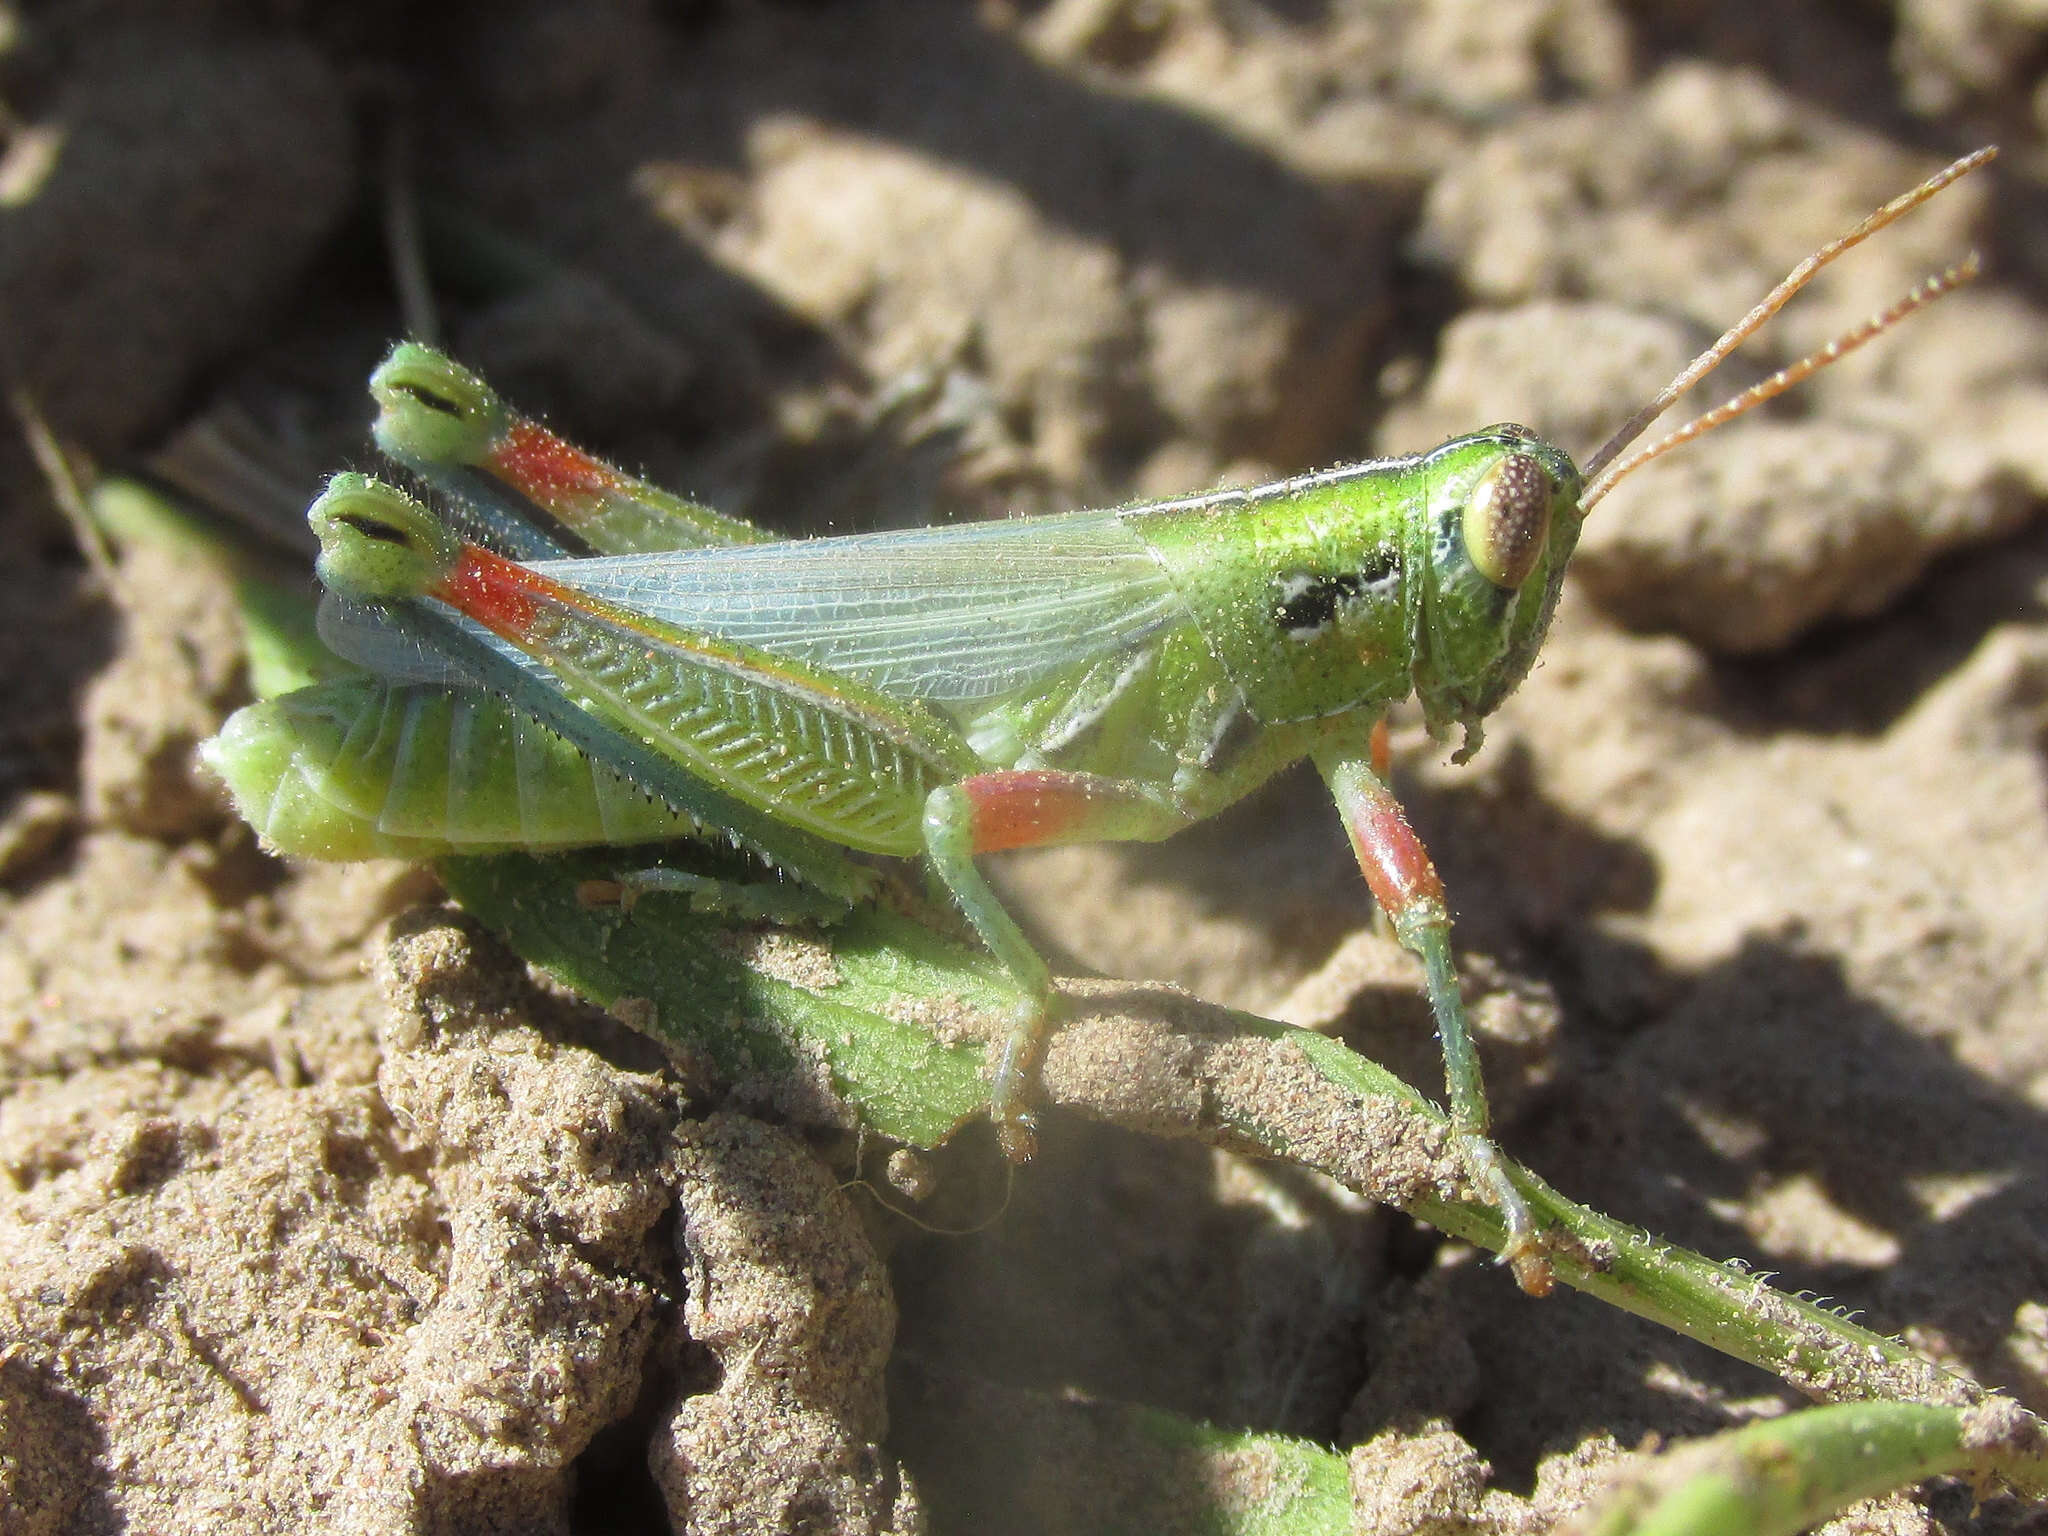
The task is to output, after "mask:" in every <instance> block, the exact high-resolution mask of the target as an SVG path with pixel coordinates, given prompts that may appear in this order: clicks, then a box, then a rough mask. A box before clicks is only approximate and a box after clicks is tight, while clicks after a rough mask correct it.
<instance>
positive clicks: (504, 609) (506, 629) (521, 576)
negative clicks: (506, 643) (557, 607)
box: [432, 544, 572, 640]
mask: <svg viewBox="0 0 2048 1536" xmlns="http://www.w3.org/2000/svg"><path fill="white" fill-rule="evenodd" d="M432 595H433V596H435V597H438V598H439V599H440V600H441V601H442V602H444V603H446V604H447V605H448V606H449V607H451V608H453V609H455V610H456V611H457V612H458V613H464V614H467V615H468V616H469V617H470V618H472V619H475V620H476V621H477V623H479V624H481V625H483V626H484V628H486V629H488V630H490V631H491V632H492V633H494V634H499V635H503V636H504V637H505V638H506V639H508V640H518V639H521V638H523V637H524V636H525V635H526V633H527V631H528V630H530V629H531V628H532V627H533V621H534V616H535V615H536V614H538V613H539V612H540V609H541V606H542V604H543V603H545V602H547V601H549V600H554V601H561V600H563V599H564V598H565V597H567V596H570V595H572V594H568V593H567V592H566V591H565V589H564V588H563V587H561V586H560V585H559V584H558V583H556V582H552V581H549V580H548V579H547V578H546V577H545V576H539V575H536V574H535V573H534V572H532V571H529V570H528V569H526V567H525V566H523V565H515V564H514V563H513V562H512V561H510V560H507V559H505V558H504V557H503V556H502V555H494V554H492V553H491V552H490V551H489V550H487V549H485V548H483V547H482V546H481V545H477V544H465V545H463V546H462V553H461V555H460V556H458V557H457V558H456V561H455V568H454V569H453V570H452V571H450V572H449V573H448V574H447V576H446V577H444V578H443V579H442V580H441V581H440V582H438V583H437V584H436V585H435V586H434V587H433V589H432Z"/></svg>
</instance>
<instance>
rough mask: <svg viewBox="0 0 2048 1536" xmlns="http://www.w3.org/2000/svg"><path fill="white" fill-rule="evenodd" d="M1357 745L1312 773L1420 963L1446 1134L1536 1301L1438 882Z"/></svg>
mask: <svg viewBox="0 0 2048 1536" xmlns="http://www.w3.org/2000/svg"><path fill="white" fill-rule="evenodd" d="M1360 745H1361V744H1359V743H1354V742H1351V741H1349V740H1343V741H1333V742H1331V743H1329V744H1327V745H1326V746H1325V747H1323V748H1321V749H1318V751H1317V752H1316V754H1315V758H1316V767H1317V768H1318V769H1320V770H1321V772H1322V775H1323V779H1324V782H1326V783H1327V784H1328V785H1329V786H1330V793H1331V794H1332V795H1333V796H1334V797H1335V798H1336V801H1337V810H1338V813H1339V814H1340V815H1341V816H1342V817H1343V818H1344V825H1345V829H1346V830H1347V831H1348V832H1349V833H1350V834H1351V846H1352V848H1353V850H1354V851H1355V852H1356V853H1357V855H1358V865H1359V868H1360V869H1362V870H1363V871H1364V872H1365V879H1366V883H1367V884H1368V885H1370V886H1371V887H1372V894H1373V899H1374V900H1376V901H1377V902H1378V903H1379V904H1380V909H1381V910H1382V911H1383V912H1385V913H1386V915H1387V917H1388V918H1389V919H1391V921H1392V922H1393V925H1394V936H1395V938H1397V939H1399V940H1400V942H1401V945H1402V947H1403V948H1405V949H1408V950H1410V951H1412V952H1413V953H1414V954H1415V955H1416V956H1417V957H1418V958H1419V959H1420V960H1421V961H1422V966H1423V973H1424V978H1425V984H1426V987H1427V990H1428V993H1429V1006H1430V1012H1431V1013H1433V1014H1434V1015H1435V1017H1436V1028H1437V1037H1438V1039H1439V1040H1440V1041H1441V1042H1442V1045H1443V1053H1444V1081H1445V1086H1446V1087H1447V1088H1448V1090H1449V1094H1450V1110H1451V1127H1452V1134H1453V1137H1454V1138H1455V1142H1456V1145H1457V1149H1458V1156H1459V1158H1460V1160H1461V1161H1462V1162H1463V1163H1464V1165H1465V1173H1466V1177H1467V1178H1469V1179H1470V1180H1471V1181H1472V1184H1473V1186H1474V1187H1475V1188H1476V1189H1477V1190H1478V1191H1479V1192H1480V1194H1481V1195H1482V1196H1483V1197H1484V1198H1485V1199H1487V1200H1488V1201H1490V1202H1491V1203H1492V1204H1493V1205H1494V1206H1495V1207H1497V1208H1498V1209H1499V1211H1500V1213H1501V1219H1502V1220H1503V1221H1505V1222H1506V1224H1507V1243H1506V1246H1505V1247H1504V1248H1503V1249H1502V1250H1501V1256H1502V1257H1503V1258H1505V1259H1506V1260H1507V1261H1508V1263H1509V1264H1510V1265H1511V1266H1513V1268H1514V1272H1515V1279H1516V1281H1517V1282H1518V1283H1519V1284H1520V1285H1521V1287H1522V1289H1523V1290H1525V1291H1528V1292H1529V1293H1530V1294H1531V1295H1542V1294H1543V1293H1544V1292H1546V1291H1548V1290H1549V1289H1550V1284H1551V1273H1550V1262H1549V1260H1548V1259H1547V1258H1546V1257H1545V1255H1544V1252H1543V1240H1542V1237H1541V1236H1540V1235H1539V1234H1538V1232H1537V1230H1536V1223H1535V1220H1534V1218H1533V1217H1531V1215H1530V1214H1529V1207H1528V1203H1527V1202H1526V1201H1524V1200H1523V1198H1522V1195H1521V1192H1520V1191H1519V1190H1517V1189H1516V1188H1515V1186H1514V1184H1513V1182H1512V1181H1511V1180H1510V1179H1509V1178H1508V1176H1507V1172H1506V1170H1505V1169H1504V1168H1503V1167H1502V1165H1501V1156H1500V1152H1499V1150H1498V1149H1497V1148H1496V1147H1495V1146H1494V1144H1493V1139H1492V1138H1491V1137H1490V1136H1489V1135H1488V1134H1487V1119H1488V1115H1487V1107H1486V1086H1485V1082H1484V1080H1483V1079H1482V1078H1481V1076H1480V1071H1479V1054H1478V1052H1477V1050H1475V1049H1474V1047H1473V1044H1472V1037H1471V1035H1470V1034H1469V1033H1468V1032H1467V1030H1466V1028H1465V1004H1464V1000H1463V998H1461V997H1460V996H1459V994H1458V975H1457V970H1456V967H1455V966H1454V965H1453V964H1452V962H1451V918H1450V911H1449V908H1448V907H1447V906H1446V904H1445V901H1444V887H1443V881H1442V880H1441V879H1440V878H1438V876H1437V872H1436V866H1435V865H1434V864H1433V863H1431V862H1430V857H1429V851H1428V850H1427V849H1426V848H1424V847H1423V846H1422V839H1421V838H1419V837H1417V836H1416V835H1415V830H1414V828H1412V827H1410V826H1409V825H1408V818H1407V816H1406V815H1404V814H1403V813H1402V810H1401V805H1400V802H1399V801H1397V800H1396V799H1395V798H1394V794H1393V791H1392V790H1390V789H1389V788H1388V787H1387V785H1386V781H1385V780H1384V779H1383V778H1381V777H1380V775H1379V774H1377V773H1375V772H1374V771H1373V761H1372V759H1373V755H1374V754H1373V751H1372V748H1371V746H1370V745H1366V746H1365V747H1364V750H1362V751H1361V750H1358V747H1359V746H1360Z"/></svg>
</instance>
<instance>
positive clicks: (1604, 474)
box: [1579, 145, 1998, 513]
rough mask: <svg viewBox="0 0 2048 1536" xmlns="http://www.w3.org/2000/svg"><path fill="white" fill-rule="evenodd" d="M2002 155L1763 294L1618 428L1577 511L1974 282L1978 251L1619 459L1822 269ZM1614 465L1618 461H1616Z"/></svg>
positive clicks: (1972, 164)
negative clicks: (1674, 451)
mask: <svg viewBox="0 0 2048 1536" xmlns="http://www.w3.org/2000/svg"><path fill="white" fill-rule="evenodd" d="M1997 154H1998V147H1997V146H1996V145H1988V146H1986V147H1985V148H1983V149H1980V150H1977V151H1975V152H1974V153H1971V154H1967V155H1965V156H1963V157H1962V159H1960V160H1958V161H1956V162H1955V163H1954V164H1952V165H1950V166H1947V167H1946V168H1944V169H1942V170H1940V171H1937V172H1936V173H1935V174H1934V175H1932V176H1930V177H1928V178H1927V179H1926V180H1925V181H1923V182H1921V183H1920V185H1919V186H1917V187H1915V188H1913V189H1912V191H1910V192H1904V193H1901V194H1900V195H1899V196H1897V197H1895V198H1893V199H1892V200H1891V201H1890V202H1888V203H1886V204H1885V205H1884V206H1883V207H1882V208H1880V209H1878V210H1877V212H1875V213H1873V214H1871V215H1870V217H1869V218H1867V219H1865V220H1864V221H1863V222H1862V223H1861V224H1858V225H1857V226H1856V227H1855V228H1854V229H1852V230H1850V231H1849V232H1848V233H1847V234H1845V235H1841V236H1838V237H1837V238H1835V239H1833V240H1830V241H1829V242H1828V243H1827V244H1826V245H1824V246H1822V247H1821V248H1820V249H1819V250H1817V251H1815V252H1814V253H1813V254H1812V255H1811V256H1808V257H1807V258H1806V259H1805V260H1804V261H1802V262H1800V263H1799V265H1798V266H1796V267H1794V268H1793V269H1792V270H1791V271H1790V272H1788V273H1787V274H1786V275H1785V278H1784V280H1783V281H1782V282H1780V283H1779V284H1778V286H1777V287H1775V288H1773V289H1772V290H1771V291H1770V292H1769V293H1767V294H1765V295H1764V297H1763V299H1762V301H1761V302H1759V303H1758V304H1757V306H1756V308H1754V309H1752V310H1751V311H1750V312H1749V313H1748V314H1746V315H1744V316H1743V317H1742V318H1741V319H1740V320H1738V321H1737V322H1736V323H1735V324H1734V325H1732V326H1730V327H1729V328H1728V330H1727V331H1726V332H1725V333H1723V335H1722V337H1721V339H1720V340H1719V341H1717V342H1715V343H1714V344H1713V345H1712V346H1711V347H1709V348H1707V350H1706V351H1704V352H1702V353H1701V354H1700V355H1699V356H1698V357H1696V358H1694V359H1693V360H1692V361H1691V362H1690V363H1688V364H1686V366H1685V367H1684V368H1683V369H1682V370H1680V372H1679V375H1678V377H1677V378H1675V379H1673V380H1672V381H1671V382H1670V383H1669V384H1667V385H1665V386H1664V388H1663V389H1661V390H1659V391H1658V392H1657V394H1656V396H1655V397H1654V398H1653V399H1651V400H1650V401H1649V402H1648V403H1647V404H1645V405H1644V406H1643V408H1642V409H1641V410H1639V411H1637V412H1636V413H1635V415H1633V416H1631V417H1630V418H1629V419H1628V420H1627V421H1626V422H1624V423H1622V426H1621V430H1619V431H1618V432H1616V433H1615V434H1614V436H1612V437H1610V438H1609V439H1608V440H1607V441H1606V442H1605V443H1603V444H1601V446H1600V449H1599V451H1598V452H1596V453H1595V454H1594V455H1593V456H1592V457H1591V458H1590V459H1588V460H1587V461H1586V465H1585V475H1586V490H1585V493H1584V495H1582V496H1581V497H1580V498H1579V510H1580V511H1581V513H1585V512H1590V511H1591V510H1592V509H1593V505H1594V503H1596V502H1598V501H1599V500H1600V499H1601V498H1602V497H1603V496H1605V495H1606V494H1607V493H1608V492H1609V491H1611V490H1613V489H1614V487H1615V486H1616V485H1617V484H1618V483H1619V482H1620V481H1621V479H1622V478H1623V477H1624V476H1626V475H1629V474H1632V473H1634V472H1635V471H1636V470H1638V469H1640V468H1641V467H1642V466H1643V465H1645V464H1647V463H1649V462H1650V460H1652V459H1654V458H1657V457H1659V456H1660V455H1662V454H1665V453H1669V452H1670V451H1671V450H1672V449H1673V448H1676V447H1678V446H1679V444H1681V443H1688V442H1691V441H1692V440H1693V439H1694V438H1696V437H1698V436H1700V435H1701V434H1703V433H1706V432H1711V431H1712V430H1713V429H1714V428H1716V427H1718V426H1721V425H1723V424H1724V423H1726V422H1730V421H1733V420H1734V419H1735V418H1736V417H1737V416H1740V415H1742V414H1743V413H1744V412H1745V411H1750V410H1754V409H1755V408H1756V407H1757V406H1759V405H1762V404H1763V403H1764V402H1765V401H1766V400H1769V399H1772V398H1773V397H1775V396H1777V395H1781V394H1783V393H1784V392H1785V391H1786V390H1788V389H1790V388H1791V387H1792V386H1793V385H1795V384H1797V383H1799V382H1800V381H1801V380H1802V379H1807V378H1810V377H1812V376H1813V375H1814V374H1816V373H1818V372H1819V371H1820V370H1821V369H1823V368H1825V367H1827V366H1828V364H1830V363H1832V362H1835V361H1837V360H1838V359H1840V358H1843V357H1846V356H1848V355H1849V353H1851V352H1853V351H1855V350H1856V349H1857V348H1858V347H1860V346H1862V345H1863V344H1864V343H1865V342H1866V341H1869V340H1871V339H1872V338H1873V337H1876V336H1879V335H1882V334H1883V333H1884V332H1886V331H1888V330H1890V329H1891V328H1892V327H1893V326H1895V325H1897V324H1898V323H1899V322H1900V321H1901V320H1903V319H1905V318H1906V317H1907V316H1908V315H1910V314H1912V313H1914V312H1915V311H1916V310H1921V309H1925V308H1926V307H1927V306H1928V305H1929V304H1932V303H1933V302H1934V301H1935V300H1936V299H1938V298H1940V297H1941V296H1942V295H1943V294H1945V293H1949V292H1952V291H1953V290H1955V289H1957V288H1960V287H1961V286H1962V285H1963V284H1964V283H1967V282H1969V281H1970V279H1972V278H1973V277H1975V276H1976V275H1977V271H1978V263H1977V257H1976V253H1975V252H1972V253H1971V254H1970V255H1969V256H1967V257H1966V258H1964V259H1963V260H1962V261H1959V262H1957V263H1956V264H1955V265H1954V266H1952V267H1950V268H1948V269H1947V270H1946V271H1944V272H1938V273H1936V274H1935V275H1934V276H1932V277H1929V278H1926V279H1925V280H1923V281H1921V282H1919V283H1916V284H1915V285H1914V286H1913V288H1912V290H1911V291H1910V292H1908V293H1907V294H1906V296H1905V297H1904V298H1902V299H1900V300H1899V301H1898V302H1897V303H1896V304H1893V305H1892V306H1891V307H1890V308H1888V309H1884V310H1881V311H1879V312H1878V313H1877V314H1874V315H1872V316H1871V317H1870V318H1869V319H1868V320H1865V321H1864V322H1863V323H1862V324H1861V325H1858V326H1855V327H1853V328H1851V329H1850V330H1847V331H1844V332H1843V333H1842V334H1841V335H1839V336H1837V337H1836V338H1835V339H1834V340H1832V341H1830V342H1829V343H1828V344H1827V345H1826V346H1824V347H1821V348H1820V349H1819V350H1818V351H1815V352H1811V353H1809V354H1808V355H1807V356H1805V357H1803V358H1801V359H1800V360H1799V361H1798V362H1796V363H1793V364H1792V365H1791V366H1789V367H1786V368H1781V369H1779V370H1778V371H1777V372H1776V373H1774V374H1772V375H1771V376H1770V377H1769V378H1768V379H1765V380H1764V381H1763V382H1762V383H1760V384H1757V385H1755V386H1754V387H1752V388H1750V389H1746V390H1744V391H1743V392H1742V393H1741V394H1739V395H1735V396H1733V397H1731V398H1730V399H1727V400H1724V401H1722V402H1721V404H1719V405H1717V406H1715V407H1714V408H1713V409H1712V410H1710V411H1707V412H1705V413H1704V414H1702V415H1699V416H1696V417H1694V418H1693V419H1692V420H1691V421H1689V422H1687V423H1686V424H1685V425H1684V426H1682V427H1680V428H1678V429H1677V430H1676V431H1674V432H1671V433H1668V434H1667V435H1666V436H1664V437H1661V438H1659V439H1657V441H1656V442H1654V443H1652V444H1650V445H1649V446H1648V447H1647V448H1639V449H1637V450H1636V451H1635V452H1634V453H1632V454H1629V456H1628V457H1627V458H1622V457H1621V456H1622V454H1623V453H1624V452H1625V451H1626V450H1627V448H1628V446H1629V444H1631V443H1633V442H1634V441H1635V440H1636V439H1637V438H1639V437H1641V436H1642V435H1643V433H1644V432H1646V431H1648V430H1649V426H1650V423H1651V422H1653V421H1655V420H1656V419H1657V418H1658V417H1659V416H1661V415H1663V414H1664V413H1665V412H1666V411H1667V410H1669V409H1670V408H1671V407H1672V406H1673V405H1674V404H1675V403H1676V402H1677V401H1678V399H1679V397H1680V396H1682V395H1684V394H1685V393H1686V392H1687V391H1688V390H1690V389H1691V388H1692V387H1693V386H1694V385H1695V384H1697V383H1699V381H1700V380H1701V379H1703V378H1705V377H1706V376H1707V375H1708V374H1710V373H1712V372H1713V371H1714V370H1715V369H1716V368H1718V367H1720V366H1721V364H1722V363H1723V362H1724V361H1725V360H1726V359H1727V357H1728V354H1729V353H1731V352H1733V351H1734V350H1735V349H1736V348H1737V347H1739V346H1741V345H1742V343H1743V342H1745V341H1747V340H1748V339H1749V338H1750V336H1752V335H1754V334H1755V333H1756V331H1757V330H1758V329H1759V328H1760V327H1761V326H1762V325H1763V324H1764V323H1765V322H1766V321H1768V320H1769V319H1770V318H1771V316H1773V315H1775V314H1776V313H1777V312H1778V311H1779V310H1781V309H1783V308H1784V307H1785V304H1786V302H1787V301H1788V300H1790V299H1791V297H1792V295H1794V294H1795V293H1797V292H1798V291H1799V290H1800V289H1802V288H1804V287H1805V286H1806V285H1807V284H1808V283H1809V282H1811V281H1812V280H1813V277H1814V274H1815V273H1817V272H1819V271H1820V269H1821V268H1822V267H1825V266H1826V265H1827V264H1828V263H1829V262H1831V261H1833V260H1834V259H1835V258H1836V257H1837V256H1840V255H1841V254H1842V253H1843V252H1844V251H1847V250H1849V249H1850V248H1852V247H1854V246H1858V245H1861V244H1862V243H1863V242H1864V241H1865V240H1868V239H1869V238H1870V237H1871V236H1872V235H1874V234H1876V233H1877V232H1878V231H1879V230H1880V229H1883V228H1884V227H1885V226H1886V225H1887V224H1891V223H1894V222H1896V221H1897V220H1898V219H1899V218H1901V217H1903V216H1904V215H1905V214H1907V213H1910V212H1911V211H1912V210H1913V209H1915V208H1917V207H1919V206H1920V205H1921V204H1922V203H1924V202H1926V201H1927V199H1929V198H1930V197H1932V196H1934V194H1935V193H1937V192H1939V191H1940V190H1941V189H1942V188H1943V187H1946V186H1948V185H1949V184H1950V183H1951V182H1954V181H1958V180H1960V179H1961V178H1963V177H1964V176H1967V175H1969V173H1970V172H1972V171H1974V170H1976V169H1977V168H1978V167H1979V166H1982V165H1987V164H1989V163H1990V162H1991V160H1993V159H1994V158H1995V157H1996V156H1997ZM1617 460H1619V462H1616V461H1617Z"/></svg>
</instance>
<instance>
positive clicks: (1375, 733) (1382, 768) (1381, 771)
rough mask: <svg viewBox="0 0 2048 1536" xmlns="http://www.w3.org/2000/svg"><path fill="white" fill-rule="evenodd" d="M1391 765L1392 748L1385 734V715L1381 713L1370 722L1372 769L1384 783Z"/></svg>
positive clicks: (1392, 761)
mask: <svg viewBox="0 0 2048 1536" xmlns="http://www.w3.org/2000/svg"><path fill="white" fill-rule="evenodd" d="M1393 766H1394V748H1393V744H1392V742H1391V741H1390V740H1389V739H1388V736H1387V717H1386V716H1385V715H1381V716H1380V717H1379V719H1377V720H1375V721H1373V723H1372V771H1373V772H1374V773H1375V774H1377V775H1379V778H1380V781H1381V782H1382V783H1385V782H1386V777H1387V774H1388V772H1389V771H1390V770H1391V769H1392V768H1393Z"/></svg>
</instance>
